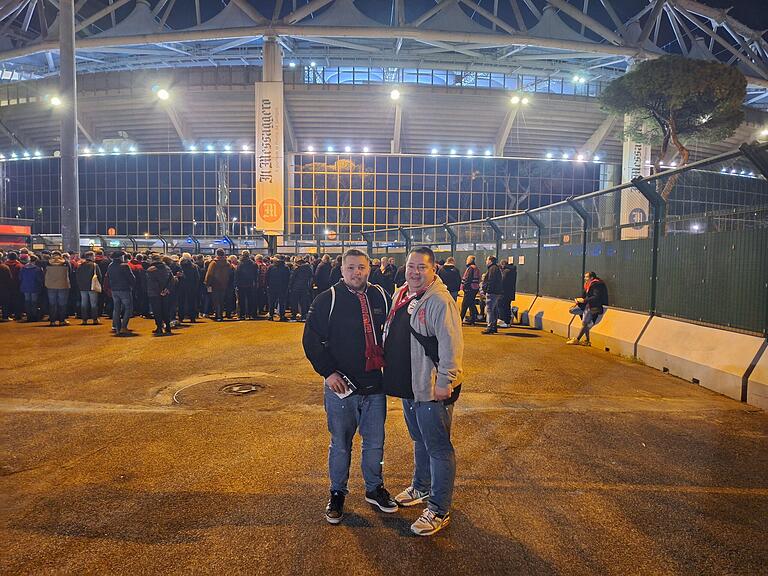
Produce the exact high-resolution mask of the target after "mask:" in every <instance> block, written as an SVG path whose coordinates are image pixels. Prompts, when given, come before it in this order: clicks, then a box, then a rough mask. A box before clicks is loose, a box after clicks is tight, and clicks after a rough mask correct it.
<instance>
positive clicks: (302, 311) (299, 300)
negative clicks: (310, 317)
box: [288, 257, 313, 322]
mask: <svg viewBox="0 0 768 576" xmlns="http://www.w3.org/2000/svg"><path fill="white" fill-rule="evenodd" d="M312 277H313V274H312V266H311V265H310V264H309V262H307V261H306V260H305V259H304V258H302V257H299V258H298V259H297V260H296V267H295V268H294V269H293V270H291V278H290V280H289V287H288V291H289V293H290V294H291V319H292V320H294V321H296V320H298V321H299V322H304V321H305V320H306V319H307V314H308V313H309V305H310V304H311V303H312Z"/></svg>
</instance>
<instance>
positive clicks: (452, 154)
mask: <svg viewBox="0 0 768 576" xmlns="http://www.w3.org/2000/svg"><path fill="white" fill-rule="evenodd" d="M451 156H456V149H455V148H451Z"/></svg>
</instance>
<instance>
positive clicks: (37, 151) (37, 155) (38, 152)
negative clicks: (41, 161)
mask: <svg viewBox="0 0 768 576" xmlns="http://www.w3.org/2000/svg"><path fill="white" fill-rule="evenodd" d="M40 156H42V154H41V153H40V150H35V158H40Z"/></svg>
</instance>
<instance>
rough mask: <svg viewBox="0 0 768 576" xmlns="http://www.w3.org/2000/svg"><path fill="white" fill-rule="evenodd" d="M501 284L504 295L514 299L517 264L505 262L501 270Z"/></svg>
mask: <svg viewBox="0 0 768 576" xmlns="http://www.w3.org/2000/svg"><path fill="white" fill-rule="evenodd" d="M501 285H502V290H503V293H504V296H506V297H507V298H509V299H510V300H514V299H515V296H516V292H517V266H515V265H514V264H507V265H506V266H504V268H503V269H502V271H501Z"/></svg>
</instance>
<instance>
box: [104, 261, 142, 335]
mask: <svg viewBox="0 0 768 576" xmlns="http://www.w3.org/2000/svg"><path fill="white" fill-rule="evenodd" d="M110 259H111V260H112V263H111V264H110V265H109V267H108V268H107V274H106V276H107V278H108V279H109V286H110V289H111V290H112V332H114V333H115V336H126V335H127V334H128V321H129V320H130V319H131V316H133V289H134V287H135V286H136V277H135V276H134V275H133V272H132V271H131V267H130V266H129V265H128V264H126V263H125V253H124V252H122V251H121V250H117V251H115V252H112V254H111V255H110Z"/></svg>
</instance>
